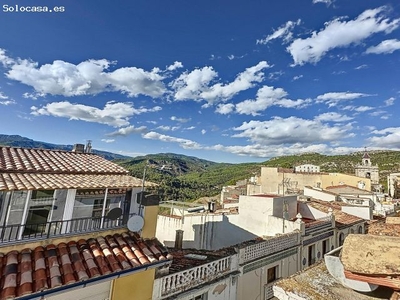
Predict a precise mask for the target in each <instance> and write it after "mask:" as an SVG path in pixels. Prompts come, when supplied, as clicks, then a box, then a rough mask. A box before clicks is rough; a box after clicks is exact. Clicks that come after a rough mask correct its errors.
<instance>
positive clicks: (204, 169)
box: [116, 151, 400, 201]
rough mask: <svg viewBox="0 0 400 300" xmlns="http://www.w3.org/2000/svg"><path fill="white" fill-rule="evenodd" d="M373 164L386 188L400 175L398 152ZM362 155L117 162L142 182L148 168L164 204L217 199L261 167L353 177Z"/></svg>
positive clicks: (382, 154)
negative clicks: (310, 167) (316, 169)
mask: <svg viewBox="0 0 400 300" xmlns="http://www.w3.org/2000/svg"><path fill="white" fill-rule="evenodd" d="M369 155H370V157H371V161H372V163H373V164H374V165H375V164H378V165H379V169H380V175H381V183H382V184H383V185H384V186H386V176H387V175H388V174H389V173H392V172H398V171H400V152H399V151H371V152H369ZM362 156H363V152H358V153H352V154H348V155H335V156H327V155H322V154H318V153H307V154H301V155H290V156H281V157H276V158H273V159H270V160H268V161H265V162H263V163H242V164H227V163H215V162H211V161H207V160H202V159H199V158H195V157H189V156H184V155H177V154H171V153H167V154H156V155H147V156H142V157H137V158H133V159H128V160H118V161H116V162H117V163H118V164H120V165H122V166H123V167H125V168H126V169H128V170H129V171H130V174H131V175H132V176H135V177H139V178H142V177H143V171H144V169H145V166H146V164H147V167H146V180H148V181H153V182H156V183H158V184H160V188H159V191H158V192H159V194H160V196H161V198H162V200H180V201H192V200H195V199H198V198H200V197H207V196H209V197H210V196H215V195H218V194H219V193H220V192H221V188H222V186H224V185H231V184H235V183H236V181H239V180H243V179H249V178H250V177H252V176H254V175H256V174H258V175H259V174H260V171H261V167H262V166H269V167H283V168H293V167H294V166H296V165H301V164H314V165H319V166H320V167H321V171H322V172H340V173H346V174H354V167H355V166H356V165H357V164H360V163H361V159H362Z"/></svg>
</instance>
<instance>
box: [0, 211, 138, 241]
mask: <svg viewBox="0 0 400 300" xmlns="http://www.w3.org/2000/svg"><path fill="white" fill-rule="evenodd" d="M130 216H131V215H129V216H128V215H127V216H121V217H119V218H117V219H115V220H111V219H109V218H107V217H91V218H79V219H72V220H63V221H52V222H46V223H38V224H26V225H21V224H15V225H6V226H1V227H0V243H10V242H13V243H15V242H18V241H29V240H38V239H48V238H53V237H57V236H61V235H66V234H80V233H88V232H95V231H102V230H107V229H113V228H122V227H124V226H125V225H126V223H127V220H128V218H129V217H130Z"/></svg>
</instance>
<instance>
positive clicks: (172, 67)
mask: <svg viewBox="0 0 400 300" xmlns="http://www.w3.org/2000/svg"><path fill="white" fill-rule="evenodd" d="M180 68H183V64H182V63H181V62H180V61H176V62H174V63H173V64H172V65H170V66H168V67H167V70H168V71H175V70H176V69H180Z"/></svg>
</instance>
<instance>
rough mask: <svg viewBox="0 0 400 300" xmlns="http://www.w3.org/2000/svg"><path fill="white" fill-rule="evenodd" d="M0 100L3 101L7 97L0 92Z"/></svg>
mask: <svg viewBox="0 0 400 300" xmlns="http://www.w3.org/2000/svg"><path fill="white" fill-rule="evenodd" d="M0 99H2V100H5V99H8V96H7V95H6V94H4V93H3V92H0Z"/></svg>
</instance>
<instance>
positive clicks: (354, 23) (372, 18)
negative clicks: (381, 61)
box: [287, 6, 400, 65]
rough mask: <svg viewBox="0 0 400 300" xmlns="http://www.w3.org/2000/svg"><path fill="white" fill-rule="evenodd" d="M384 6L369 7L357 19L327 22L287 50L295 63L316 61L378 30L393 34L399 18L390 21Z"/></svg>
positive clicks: (301, 63) (295, 41)
mask: <svg viewBox="0 0 400 300" xmlns="http://www.w3.org/2000/svg"><path fill="white" fill-rule="evenodd" d="M386 11H387V8H386V7H385V6H382V7H379V8H376V9H368V10H366V11H364V12H363V13H361V14H360V15H359V16H358V17H357V18H355V19H354V20H350V21H344V20H343V18H337V19H334V20H332V21H330V22H326V23H325V28H324V29H322V30H320V31H319V32H316V31H314V32H313V33H312V35H311V36H310V37H308V38H305V39H301V38H298V39H296V40H294V41H293V42H292V43H291V44H290V45H289V47H287V51H288V52H290V54H291V55H292V57H293V60H294V65H303V64H305V63H317V62H318V61H320V60H321V58H322V57H323V56H324V55H325V54H326V53H327V52H328V51H330V50H332V49H335V48H339V47H348V46H350V45H352V44H358V43H360V42H362V41H363V40H365V39H366V38H368V37H370V36H371V35H373V34H375V33H379V32H384V33H386V34H387V33H390V32H392V31H393V30H394V29H396V28H397V27H398V26H399V22H400V19H394V20H390V18H389V17H387V16H386Z"/></svg>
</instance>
